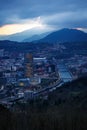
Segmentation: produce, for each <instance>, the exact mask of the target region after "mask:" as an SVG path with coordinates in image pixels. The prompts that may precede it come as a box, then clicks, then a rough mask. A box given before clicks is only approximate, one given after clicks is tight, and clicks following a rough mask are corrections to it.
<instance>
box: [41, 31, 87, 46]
mask: <svg viewBox="0 0 87 130" xmlns="http://www.w3.org/2000/svg"><path fill="white" fill-rule="evenodd" d="M82 41H87V33H85V32H83V31H80V30H77V29H68V28H64V29H61V30H59V31H55V32H52V33H51V34H49V35H47V36H46V37H45V38H43V39H41V40H39V42H49V43H50V42H51V43H54V42H62V43H64V42H82Z"/></svg>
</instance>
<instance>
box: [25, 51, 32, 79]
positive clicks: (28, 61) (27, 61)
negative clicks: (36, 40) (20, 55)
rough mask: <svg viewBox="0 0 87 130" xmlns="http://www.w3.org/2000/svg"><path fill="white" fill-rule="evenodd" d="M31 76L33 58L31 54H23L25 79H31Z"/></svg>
mask: <svg viewBox="0 0 87 130" xmlns="http://www.w3.org/2000/svg"><path fill="white" fill-rule="evenodd" d="M32 76H33V56H32V54H29V53H27V54H25V77H27V78H31V77H32Z"/></svg>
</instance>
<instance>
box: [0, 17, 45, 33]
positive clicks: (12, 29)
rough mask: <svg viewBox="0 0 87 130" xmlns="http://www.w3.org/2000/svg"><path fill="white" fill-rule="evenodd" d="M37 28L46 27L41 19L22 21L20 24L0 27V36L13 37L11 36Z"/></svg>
mask: <svg viewBox="0 0 87 130" xmlns="http://www.w3.org/2000/svg"><path fill="white" fill-rule="evenodd" d="M23 22H24V23H23ZM36 27H38V28H40V29H41V28H42V29H43V28H45V25H44V24H43V23H42V22H41V19H40V17H38V18H37V19H32V20H24V21H23V20H22V21H21V22H20V23H18V24H8V25H4V26H2V27H0V35H11V34H15V33H19V32H22V31H25V30H29V29H32V28H36Z"/></svg>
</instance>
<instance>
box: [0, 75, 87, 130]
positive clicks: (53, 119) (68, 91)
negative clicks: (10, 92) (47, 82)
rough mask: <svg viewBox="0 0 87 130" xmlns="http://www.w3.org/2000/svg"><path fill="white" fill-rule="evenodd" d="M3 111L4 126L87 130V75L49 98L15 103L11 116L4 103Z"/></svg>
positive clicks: (0, 123) (21, 129)
mask: <svg viewBox="0 0 87 130" xmlns="http://www.w3.org/2000/svg"><path fill="white" fill-rule="evenodd" d="M0 113H1V114H0V129H1V130H4V129H6V130H11V129H14V130H28V129H30V130H48V129H50V130H87V77H84V78H80V79H78V80H76V81H73V82H71V83H67V84H65V85H63V86H62V87H61V88H58V89H57V90H56V91H54V92H52V93H51V94H50V95H49V97H48V99H47V100H42V99H38V100H37V101H31V102H30V103H28V104H19V103H17V104H15V107H13V112H10V116H8V115H9V111H8V110H6V109H5V108H3V107H2V106H0ZM3 113H4V114H3ZM5 126H6V127H5Z"/></svg>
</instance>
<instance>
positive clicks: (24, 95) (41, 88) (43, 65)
mask: <svg viewBox="0 0 87 130" xmlns="http://www.w3.org/2000/svg"><path fill="white" fill-rule="evenodd" d="M38 47H39V46H38ZM47 48H48V47H47ZM47 48H45V49H43V51H41V52H37V50H38V49H36V50H35V51H36V52H35V51H34V50H32V52H33V51H34V53H30V52H29V53H28V51H27V52H26V53H23V52H15V53H14V52H9V51H7V50H4V49H1V50H0V103H1V104H3V105H5V106H6V107H11V106H12V105H13V104H15V103H16V102H21V103H22V102H23V103H27V102H29V100H31V99H34V100H35V99H37V98H42V99H47V97H48V94H49V93H50V92H52V91H54V90H56V89H57V88H58V87H60V86H61V85H62V84H65V83H66V82H71V81H73V80H75V79H78V78H79V77H81V76H83V75H85V74H87V56H86V55H83V56H82V55H81V54H80V55H79V54H77V55H76V54H74V56H70V57H68V58H61V59H58V58H56V57H55V56H54V55H52V53H54V51H58V53H59V52H60V53H61V52H64V51H63V50H65V49H66V47H65V46H64V45H59V44H58V45H55V44H54V45H53V46H52V47H51V46H50V47H49V49H48V53H46V52H47ZM39 50H40V48H39ZM50 53H51V55H52V56H50ZM33 55H34V56H33Z"/></svg>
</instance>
